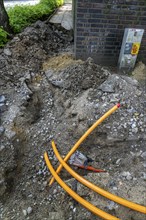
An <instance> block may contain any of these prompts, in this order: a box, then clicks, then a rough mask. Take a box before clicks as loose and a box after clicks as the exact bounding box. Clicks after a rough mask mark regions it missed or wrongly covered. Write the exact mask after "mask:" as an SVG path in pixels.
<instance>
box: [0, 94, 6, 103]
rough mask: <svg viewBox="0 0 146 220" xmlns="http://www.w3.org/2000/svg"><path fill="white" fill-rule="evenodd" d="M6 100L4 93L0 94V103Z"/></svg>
mask: <svg viewBox="0 0 146 220" xmlns="http://www.w3.org/2000/svg"><path fill="white" fill-rule="evenodd" d="M5 101H6V98H5V96H4V95H0V103H4V102H5Z"/></svg>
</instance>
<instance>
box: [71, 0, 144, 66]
mask: <svg viewBox="0 0 146 220" xmlns="http://www.w3.org/2000/svg"><path fill="white" fill-rule="evenodd" d="M74 1H75V54H76V58H77V59H78V58H81V59H83V60H84V59H86V58H87V57H89V56H90V57H92V58H93V59H94V60H95V62H96V63H99V64H106V65H117V61H118V57H119V53H120V48H121V44H122V39H123V35H124V29H125V28H143V29H146V0H74ZM138 59H139V60H142V61H143V62H145V63H146V30H145V33H144V36H143V40H142V44H141V48H140V53H139V55H138Z"/></svg>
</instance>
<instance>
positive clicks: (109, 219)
mask: <svg viewBox="0 0 146 220" xmlns="http://www.w3.org/2000/svg"><path fill="white" fill-rule="evenodd" d="M44 159H45V161H46V164H47V166H48V168H49V170H50V172H51V174H52V175H53V177H54V178H55V179H56V181H57V182H58V183H59V185H60V186H61V187H62V188H63V189H64V190H65V191H66V192H67V193H68V194H69V195H70V196H71V197H73V198H74V199H75V200H76V201H78V202H79V203H80V204H81V205H83V206H84V207H85V208H87V209H88V210H89V211H91V212H93V213H94V214H95V215H97V216H100V217H101V218H102V219H105V220H120V219H119V218H116V217H115V216H112V215H110V214H108V213H106V212H104V211H102V210H100V209H98V208H97V207H95V206H94V205H92V204H91V203H90V202H88V201H86V200H85V199H83V198H82V197H80V196H79V195H78V194H77V193H75V192H74V191H73V190H72V189H71V188H70V187H69V186H68V185H67V184H66V183H64V182H63V181H62V179H61V178H60V177H59V176H58V174H57V173H56V171H55V170H54V169H53V167H52V165H51V163H50V161H49V158H48V155H47V152H45V153H44Z"/></svg>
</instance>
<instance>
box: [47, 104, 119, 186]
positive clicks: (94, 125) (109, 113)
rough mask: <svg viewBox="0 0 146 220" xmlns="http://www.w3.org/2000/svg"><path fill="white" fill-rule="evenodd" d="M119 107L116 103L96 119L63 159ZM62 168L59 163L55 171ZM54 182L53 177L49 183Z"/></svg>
mask: <svg viewBox="0 0 146 220" xmlns="http://www.w3.org/2000/svg"><path fill="white" fill-rule="evenodd" d="M119 107H120V104H119V103H118V104H117V105H115V106H114V107H112V108H111V109H110V110H109V111H107V112H106V113H105V114H104V115H103V116H102V117H101V118H100V119H98V120H97V121H96V122H95V123H94V124H93V125H92V126H91V127H90V128H89V129H88V130H87V131H86V132H85V133H84V134H83V136H82V137H81V138H80V139H79V140H78V141H77V142H76V144H75V145H74V146H73V148H72V149H71V150H70V151H69V153H68V154H67V155H66V157H65V158H64V161H65V162H67V161H68V160H69V158H70V157H71V155H72V154H73V153H74V152H75V151H76V150H77V148H78V147H79V146H80V144H81V143H82V142H83V141H84V140H85V139H86V138H87V137H88V136H89V134H91V132H92V131H93V130H94V129H95V128H96V127H97V126H98V125H99V124H101V122H103V121H104V120H105V119H106V118H107V117H109V116H110V115H111V114H112V113H113V112H115V111H116V110H117V109H118V108H119ZM61 169H62V164H60V165H59V167H58V168H57V170H56V173H60V171H61ZM53 182H54V177H52V179H51V180H50V183H49V185H50V186H51V185H52V183H53Z"/></svg>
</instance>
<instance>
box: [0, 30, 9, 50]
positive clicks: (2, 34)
mask: <svg viewBox="0 0 146 220" xmlns="http://www.w3.org/2000/svg"><path fill="white" fill-rule="evenodd" d="M7 36H8V33H7V32H6V31H4V30H3V28H2V27H0V47H2V46H4V45H5V44H6V43H7V41H8V39H7Z"/></svg>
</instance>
